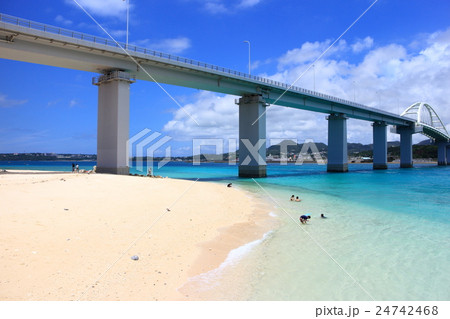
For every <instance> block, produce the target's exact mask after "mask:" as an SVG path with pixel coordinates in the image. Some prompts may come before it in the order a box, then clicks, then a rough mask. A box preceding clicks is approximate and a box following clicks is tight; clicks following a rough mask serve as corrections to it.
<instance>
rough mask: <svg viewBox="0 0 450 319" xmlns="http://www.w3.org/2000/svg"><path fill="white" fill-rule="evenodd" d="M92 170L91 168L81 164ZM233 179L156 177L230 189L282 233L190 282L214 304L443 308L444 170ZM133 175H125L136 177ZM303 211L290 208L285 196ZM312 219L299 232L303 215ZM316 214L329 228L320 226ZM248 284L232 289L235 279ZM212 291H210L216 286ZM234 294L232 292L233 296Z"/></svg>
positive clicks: (449, 293)
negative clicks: (383, 303)
mask: <svg viewBox="0 0 450 319" xmlns="http://www.w3.org/2000/svg"><path fill="white" fill-rule="evenodd" d="M78 164H80V168H84V169H91V168H92V166H93V165H95V162H81V163H78ZM0 169H39V170H61V171H64V170H65V171H70V170H71V163H70V162H0ZM267 171H268V175H269V177H267V178H263V179H257V180H255V181H254V180H252V179H239V178H237V177H236V176H237V167H236V166H230V165H227V164H226V163H225V164H203V163H202V164H201V165H200V166H192V165H191V164H187V163H181V162H175V163H169V164H167V165H166V166H164V167H162V168H161V169H160V170H155V174H158V175H162V176H168V177H172V178H182V179H197V178H200V179H201V180H206V181H213V182H218V183H223V184H225V183H228V182H232V183H233V185H234V186H235V187H239V188H243V189H245V190H247V191H249V192H251V193H253V194H254V195H255V196H256V197H257V198H260V199H261V200H265V201H269V202H270V203H271V205H272V207H273V210H272V211H271V212H270V216H269V218H274V219H276V220H277V221H278V223H277V224H279V225H280V226H279V227H278V228H277V229H274V230H273V231H271V232H269V233H267V234H266V235H265V236H263V237H262V238H261V239H260V240H257V241H255V242H252V243H249V244H247V245H245V246H243V247H239V248H237V249H235V250H234V251H232V252H230V254H229V256H228V258H227V260H226V261H225V262H224V264H223V265H222V266H221V267H219V268H218V269H216V270H214V271H211V272H209V273H206V274H203V275H201V276H198V277H196V278H192V279H191V280H192V281H196V283H197V286H198V287H201V289H199V290H198V296H199V297H201V296H202V294H203V293H204V294H205V296H206V295H208V296H213V297H214V299H218V300H372V299H374V300H450V276H449V273H450V166H447V167H438V166H434V165H416V166H415V168H412V169H399V168H398V165H397V166H396V165H392V166H390V167H389V169H388V170H385V171H373V170H372V169H371V165H366V164H355V165H350V172H349V173H346V174H330V173H326V172H325V171H326V167H325V166H320V165H313V164H311V165H308V164H305V165H301V166H294V165H287V166H281V165H269V166H268V169H267ZM135 172H136V171H132V173H135ZM293 194H294V195H296V196H299V197H300V198H301V199H302V202H300V203H298V202H291V201H289V197H290V196H291V195H293ZM305 213H309V214H311V219H310V220H309V221H308V223H307V224H306V225H300V224H299V223H298V217H299V216H300V215H302V214H305ZM321 213H323V214H324V215H325V216H327V218H326V219H322V218H320V214H321ZM240 277H242V278H246V279H245V280H242V281H238V282H236V279H235V278H240ZM213 283H214V284H213ZM236 286H237V287H236Z"/></svg>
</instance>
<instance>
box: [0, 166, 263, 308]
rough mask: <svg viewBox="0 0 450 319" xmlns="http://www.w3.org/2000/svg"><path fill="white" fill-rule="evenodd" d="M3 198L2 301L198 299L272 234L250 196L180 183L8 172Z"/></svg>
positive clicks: (1, 179) (0, 183) (1, 185)
mask: <svg viewBox="0 0 450 319" xmlns="http://www.w3.org/2000/svg"><path fill="white" fill-rule="evenodd" d="M0 201H1V205H0V252H1V255H0V273H1V274H2V275H1V276H0V300H191V299H192V297H189V291H186V289H182V292H183V293H180V292H179V291H178V288H179V287H182V286H183V285H184V283H186V282H187V280H188V278H190V277H192V276H195V275H198V274H200V273H203V272H206V271H209V270H211V269H214V268H215V267H218V266H219V265H220V263H221V262H223V260H224V259H225V258H226V256H227V254H228V252H229V251H230V250H232V249H234V248H237V247H239V246H241V245H243V244H245V243H247V242H250V241H252V240H255V239H258V238H260V237H261V236H262V234H263V233H265V232H266V231H267V230H268V228H269V227H270V225H269V222H268V221H267V216H268V208H267V207H262V206H261V204H259V203H256V202H255V200H254V199H253V198H251V197H250V196H249V195H248V194H247V193H245V192H244V191H241V190H238V189H235V188H227V187H226V185H221V184H213V183H202V182H193V181H183V180H173V179H156V178H147V177H132V176H116V175H104V174H92V175H87V174H72V173H58V174H54V173H30V172H28V173H20V174H19V173H12V174H8V173H7V174H1V175H0ZM167 208H169V209H170V211H168V210H167ZM134 255H137V256H138V257H139V260H137V261H135V260H132V259H131V257H132V256H134ZM236 280H239V278H236Z"/></svg>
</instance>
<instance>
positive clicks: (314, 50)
mask: <svg viewBox="0 0 450 319" xmlns="http://www.w3.org/2000/svg"><path fill="white" fill-rule="evenodd" d="M331 43H332V42H331V40H326V41H324V42H318V41H316V42H305V43H304V44H303V45H302V46H301V47H300V48H296V49H292V50H289V51H288V52H287V53H286V54H284V55H283V56H281V57H280V58H279V59H278V61H279V68H280V69H285V67H286V66H292V65H299V64H303V63H307V62H313V61H314V60H316V59H317V58H318V57H319V56H320V55H321V54H322V52H324V51H325V50H327V49H328V47H329V46H330V45H331ZM346 48H347V43H346V41H345V40H340V41H339V42H338V43H336V44H335V45H334V46H333V47H331V48H330V49H329V50H328V52H327V53H326V54H325V56H324V58H326V57H327V56H330V55H332V54H333V53H336V52H339V51H344V50H345V49H346Z"/></svg>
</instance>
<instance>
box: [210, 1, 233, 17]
mask: <svg viewBox="0 0 450 319" xmlns="http://www.w3.org/2000/svg"><path fill="white" fill-rule="evenodd" d="M205 10H206V11H208V12H209V13H213V14H217V13H226V12H228V9H227V8H226V7H225V5H224V4H223V3H220V2H215V1H214V2H213V1H206V3H205Z"/></svg>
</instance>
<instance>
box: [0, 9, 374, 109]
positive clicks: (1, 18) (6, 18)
mask: <svg viewBox="0 0 450 319" xmlns="http://www.w3.org/2000/svg"><path fill="white" fill-rule="evenodd" d="M0 22H5V23H9V24H13V25H17V26H20V27H25V28H29V29H32V30H38V31H43V32H46V33H51V34H56V35H60V36H64V37H69V38H72V39H76V40H83V41H88V42H92V43H95V44H100V45H106V46H109V47H114V48H121V49H124V50H126V51H127V52H128V53H130V54H131V53H133V52H136V53H141V54H144V55H148V56H152V57H157V58H161V59H166V60H169V61H173V62H178V63H182V64H186V65H190V66H195V67H197V68H204V69H207V70H208V71H209V70H211V71H215V72H220V73H224V74H228V75H232V76H234V77H240V78H243V79H247V80H252V81H254V82H258V83H261V84H265V85H269V86H272V87H278V88H281V89H283V90H289V91H294V92H299V93H302V94H306V95H309V96H312V97H318V98H321V99H326V100H329V101H333V102H338V103H342V104H346V105H351V106H355V107H359V108H363V109H370V108H369V107H368V106H366V105H363V104H359V103H356V102H352V101H348V100H345V99H341V98H338V97H334V96H331V95H327V94H323V93H319V92H316V91H312V90H308V89H304V88H301V87H297V86H293V85H289V84H286V83H282V82H279V81H275V80H271V79H268V78H263V77H260V76H255V75H249V74H246V73H245V72H240V71H236V70H232V69H228V68H224V67H220V66H217V65H213V64H209V63H205V62H200V61H196V60H192V59H188V58H183V57H180V56H177V55H173V54H168V53H163V52H159V51H154V50H149V49H146V48H142V47H138V46H135V45H130V44H128V45H126V44H125V43H122V42H117V41H115V40H111V39H106V38H102V37H96V36H93V35H89V34H85V33H81V32H77V31H72V30H68V29H63V28H58V27H55V26H51V25H47V24H43V23H39V22H34V21H30V20H26V19H22V18H18V17H14V16H10V15H7V14H1V13H0Z"/></svg>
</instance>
